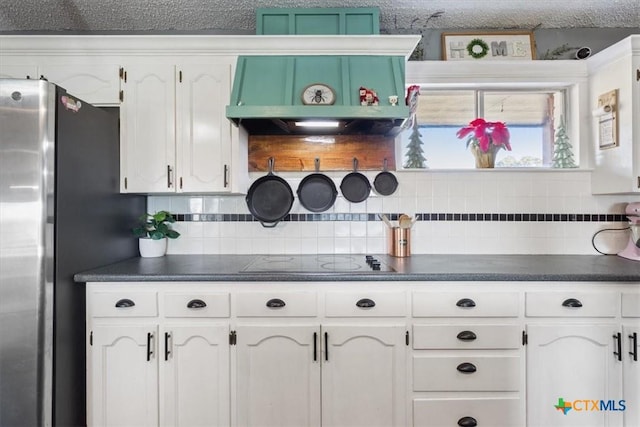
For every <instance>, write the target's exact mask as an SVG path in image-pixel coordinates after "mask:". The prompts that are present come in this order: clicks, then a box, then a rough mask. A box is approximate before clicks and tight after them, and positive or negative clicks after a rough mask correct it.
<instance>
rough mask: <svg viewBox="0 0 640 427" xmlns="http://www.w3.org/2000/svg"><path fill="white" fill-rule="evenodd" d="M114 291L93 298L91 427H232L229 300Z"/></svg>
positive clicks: (90, 324) (91, 293)
mask: <svg viewBox="0 0 640 427" xmlns="http://www.w3.org/2000/svg"><path fill="white" fill-rule="evenodd" d="M98 288H99V287H98ZM114 288H117V289H116V290H113V291H110V290H108V287H107V288H104V287H103V288H101V289H100V288H99V289H95V290H94V289H93V288H92V287H91V286H89V290H88V292H87V322H88V332H89V340H88V342H89V346H88V349H87V354H88V375H87V404H88V411H87V412H88V420H87V424H88V425H89V426H122V427H131V426H136V427H138V426H159V425H161V426H228V425H229V424H230V419H231V417H230V403H229V402H230V368H229V363H230V359H229V355H230V351H229V322H228V320H226V319H225V318H226V317H228V316H229V295H228V293H224V292H221V293H210V292H192V293H190V294H189V293H184V292H182V293H176V292H166V293H162V292H159V291H158V290H154V291H151V290H149V289H145V290H143V291H139V290H138V289H135V290H132V289H131V288H130V287H129V286H126V285H125V286H114ZM158 295H159V296H160V298H157V297H158ZM160 301H162V303H161V304H159V302H160ZM216 318H218V319H216Z"/></svg>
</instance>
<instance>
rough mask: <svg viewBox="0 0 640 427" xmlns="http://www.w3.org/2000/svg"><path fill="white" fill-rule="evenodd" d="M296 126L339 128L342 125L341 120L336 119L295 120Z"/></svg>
mask: <svg viewBox="0 0 640 427" xmlns="http://www.w3.org/2000/svg"><path fill="white" fill-rule="evenodd" d="M295 123H296V126H300V127H308V128H337V127H338V126H340V122H335V121H312V120H308V121H304V122H295Z"/></svg>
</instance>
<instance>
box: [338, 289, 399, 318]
mask: <svg viewBox="0 0 640 427" xmlns="http://www.w3.org/2000/svg"><path fill="white" fill-rule="evenodd" d="M406 301H407V297H406V293H405V292H378V291H376V292H366V291H363V292H329V293H327V295H326V307H325V309H326V316H327V317H404V316H406V313H407V310H406V305H407V302H406Z"/></svg>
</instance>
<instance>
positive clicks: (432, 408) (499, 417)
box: [413, 397, 524, 427]
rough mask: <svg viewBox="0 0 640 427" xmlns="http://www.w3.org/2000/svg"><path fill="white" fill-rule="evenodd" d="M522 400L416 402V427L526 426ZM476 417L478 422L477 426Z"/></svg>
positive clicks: (477, 399)
mask: <svg viewBox="0 0 640 427" xmlns="http://www.w3.org/2000/svg"><path fill="white" fill-rule="evenodd" d="M520 408H521V404H520V399H518V398H515V397H513V398H508V397H506V398H474V399H454V398H452V399H414V400H413V425H414V426H415V427H433V426H438V427H440V426H452V427H453V426H459V425H465V424H464V423H465V421H466V422H468V424H466V425H477V426H490V427H520V426H524V422H523V420H524V414H523V413H522V410H521V409H520ZM469 418H473V419H474V420H475V421H476V423H475V424H474V423H473V420H470V419H469Z"/></svg>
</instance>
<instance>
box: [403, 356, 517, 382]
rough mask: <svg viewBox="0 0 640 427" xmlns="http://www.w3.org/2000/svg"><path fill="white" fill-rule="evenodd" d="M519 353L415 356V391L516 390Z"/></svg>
mask: <svg viewBox="0 0 640 427" xmlns="http://www.w3.org/2000/svg"><path fill="white" fill-rule="evenodd" d="M519 389H520V357H518V356H473V355H470V356H414V357H413V390H414V391H518V390H519Z"/></svg>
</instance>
